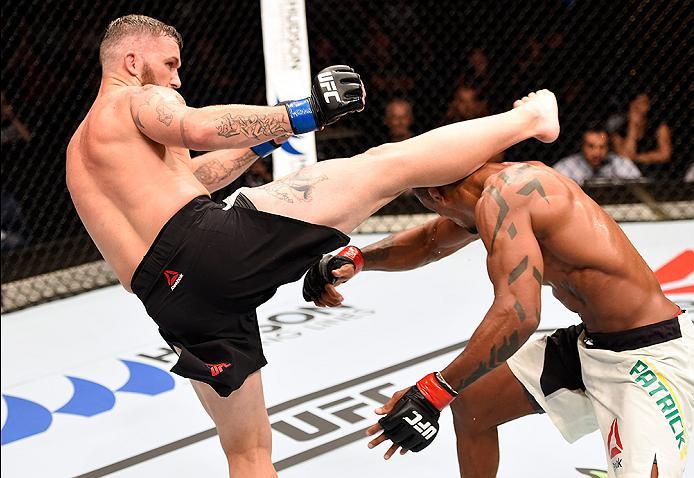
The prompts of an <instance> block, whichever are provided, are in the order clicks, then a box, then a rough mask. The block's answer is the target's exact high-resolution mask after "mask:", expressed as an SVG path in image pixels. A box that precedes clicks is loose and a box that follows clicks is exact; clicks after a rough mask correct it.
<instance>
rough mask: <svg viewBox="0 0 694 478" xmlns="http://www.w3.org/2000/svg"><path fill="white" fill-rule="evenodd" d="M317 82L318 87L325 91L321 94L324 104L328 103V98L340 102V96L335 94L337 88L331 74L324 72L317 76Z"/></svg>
mask: <svg viewBox="0 0 694 478" xmlns="http://www.w3.org/2000/svg"><path fill="white" fill-rule="evenodd" d="M318 82H319V83H320V87H321V88H323V89H324V90H325V93H323V98H325V102H326V103H330V98H335V99H336V100H337V101H338V102H340V101H342V100H341V98H340V94H339V93H338V92H337V86H336V85H335V79H334V78H333V75H332V73H330V72H329V71H326V72H325V73H321V74H320V75H318Z"/></svg>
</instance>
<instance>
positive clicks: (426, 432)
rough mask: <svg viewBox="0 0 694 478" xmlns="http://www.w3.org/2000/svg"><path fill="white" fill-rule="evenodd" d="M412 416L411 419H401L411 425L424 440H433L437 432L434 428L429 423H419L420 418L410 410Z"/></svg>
mask: <svg viewBox="0 0 694 478" xmlns="http://www.w3.org/2000/svg"><path fill="white" fill-rule="evenodd" d="M412 415H413V417H412V418H407V417H403V418H402V419H403V420H405V421H406V422H407V423H409V424H410V425H412V427H413V428H414V429H415V430H417V431H418V432H419V434H420V435H422V436H423V437H424V438H425V439H427V440H431V439H432V438H434V435H436V432H437V431H438V430H437V429H436V427H435V426H434V425H432V424H431V423H429V422H426V423H421V420H422V416H421V415H420V414H419V413H417V412H416V411H415V410H412Z"/></svg>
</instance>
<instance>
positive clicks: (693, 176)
mask: <svg viewBox="0 0 694 478" xmlns="http://www.w3.org/2000/svg"><path fill="white" fill-rule="evenodd" d="M684 182H685V183H694V163H692V164H690V165H689V168H688V169H687V171H686V172H685V173H684Z"/></svg>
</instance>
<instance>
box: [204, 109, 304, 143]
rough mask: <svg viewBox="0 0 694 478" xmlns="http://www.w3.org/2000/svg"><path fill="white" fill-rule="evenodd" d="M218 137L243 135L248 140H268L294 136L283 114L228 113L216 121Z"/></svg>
mask: <svg viewBox="0 0 694 478" xmlns="http://www.w3.org/2000/svg"><path fill="white" fill-rule="evenodd" d="M215 127H216V128H217V135H219V136H222V137H224V138H231V137H232V136H237V135H239V134H243V135H244V136H246V137H247V138H254V139H261V138H262V139H266V138H276V137H277V136H281V135H286V134H292V129H291V126H290V125H289V123H288V122H286V121H285V120H284V115H282V114H279V113H278V114H269V115H250V116H241V115H232V114H231V113H227V114H225V115H224V116H220V117H219V118H216V119H215Z"/></svg>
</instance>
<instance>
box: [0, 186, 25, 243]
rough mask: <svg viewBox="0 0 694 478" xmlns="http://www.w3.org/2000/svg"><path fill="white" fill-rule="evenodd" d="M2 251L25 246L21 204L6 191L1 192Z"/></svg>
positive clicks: (0, 239) (0, 238) (0, 228)
mask: <svg viewBox="0 0 694 478" xmlns="http://www.w3.org/2000/svg"><path fill="white" fill-rule="evenodd" d="M0 196H1V197H0V250H3V251H8V250H10V249H16V248H18V247H21V246H23V245H24V244H25V243H26V238H25V237H24V234H23V231H24V229H25V228H24V219H23V217H22V209H21V207H20V206H19V202H17V200H16V199H15V198H14V197H13V196H12V195H11V194H10V193H9V192H8V191H6V190H5V189H2V190H1V191H0Z"/></svg>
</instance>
